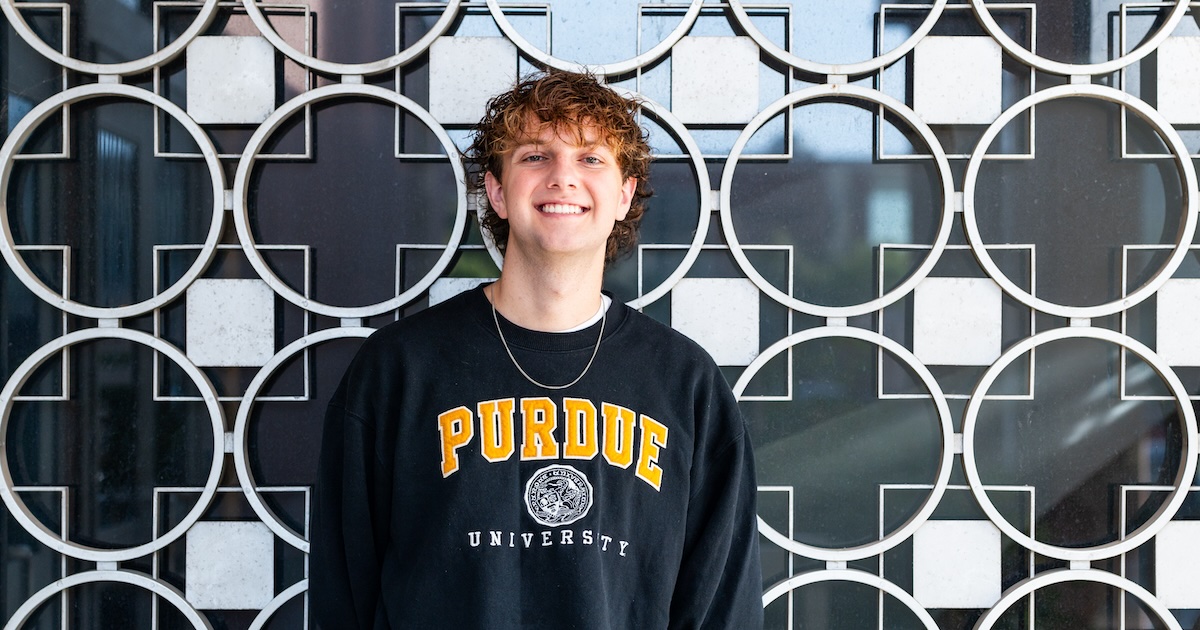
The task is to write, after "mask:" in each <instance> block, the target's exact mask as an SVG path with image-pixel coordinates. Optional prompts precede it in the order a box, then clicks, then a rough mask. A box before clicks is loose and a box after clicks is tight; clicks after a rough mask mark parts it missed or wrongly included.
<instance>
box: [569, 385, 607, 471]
mask: <svg viewBox="0 0 1200 630" xmlns="http://www.w3.org/2000/svg"><path fill="white" fill-rule="evenodd" d="M563 412H564V413H565V415H566V416H567V445H566V446H565V447H563V457H565V458H567V459H591V458H593V457H595V456H596V453H599V452H600V445H599V443H598V442H597V439H596V405H593V404H592V403H591V401H588V400H583V399H581V398H564V399H563Z"/></svg>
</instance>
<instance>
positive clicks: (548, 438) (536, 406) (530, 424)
mask: <svg viewBox="0 0 1200 630" xmlns="http://www.w3.org/2000/svg"><path fill="white" fill-rule="evenodd" d="M521 420H523V421H524V424H525V433H524V435H522V437H521V459H522V460H527V459H557V458H558V442H556V441H555V440H554V429H555V428H556V427H557V426H558V408H557V407H555V405H554V401H552V400H550V399H549V398H522V399H521Z"/></svg>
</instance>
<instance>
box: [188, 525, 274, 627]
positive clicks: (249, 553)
mask: <svg viewBox="0 0 1200 630" xmlns="http://www.w3.org/2000/svg"><path fill="white" fill-rule="evenodd" d="M186 553H187V560H186V562H185V566H186V573H185V581H186V583H187V588H186V596H187V600H188V601H189V602H191V604H192V605H193V606H195V607H196V608H199V609H201V610H259V609H261V608H263V607H264V606H266V605H267V604H268V603H269V602H270V601H271V598H272V597H274V596H275V592H274V591H275V536H274V535H273V534H272V533H271V530H269V529H267V526H266V525H263V524H262V523H259V522H242V521H201V522H199V523H196V524H195V525H193V526H192V528H191V529H189V530H188V533H187V549H186Z"/></svg>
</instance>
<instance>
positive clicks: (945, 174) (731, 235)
mask: <svg viewBox="0 0 1200 630" xmlns="http://www.w3.org/2000/svg"><path fill="white" fill-rule="evenodd" d="M829 97H841V98H851V99H855V100H862V101H866V102H868V103H874V104H876V105H879V106H881V107H884V108H886V109H887V110H889V111H891V112H892V113H894V114H896V115H897V116H900V117H901V118H902V119H903V120H904V121H905V122H906V123H908V124H909V125H911V126H912V128H913V130H915V131H916V132H917V133H918V135H920V137H921V139H922V140H924V141H925V143H926V145H928V146H929V147H930V149H931V150H932V151H933V154H934V163H935V165H936V168H937V171H938V176H939V179H940V181H941V185H942V194H941V196H940V197H941V213H940V216H939V218H938V229H937V235H936V236H935V238H934V242H933V244H932V248H931V251H930V255H929V257H928V258H926V259H925V260H924V261H923V262H922V263H921V265H920V266H918V267H917V269H916V270H915V271H914V272H913V274H912V275H911V276H909V277H908V279H907V280H905V281H904V282H901V283H900V284H898V285H896V287H895V288H894V289H892V290H891V291H890V292H888V293H887V294H886V295H884V296H882V297H880V298H876V299H873V300H871V301H869V302H864V303H862V304H856V305H850V306H824V305H820V304H813V303H810V302H804V301H802V300H799V299H796V298H794V297H792V296H791V295H785V294H784V293H783V292H782V291H780V290H779V289H778V288H776V287H775V286H774V285H772V284H771V283H770V282H768V281H767V279H766V278H764V277H763V276H762V274H760V273H759V272H758V270H757V269H755V268H754V265H753V264H751V263H750V261H749V259H747V258H746V255H745V254H744V253H743V252H742V246H741V242H740V241H739V240H738V237H737V229H736V227H735V226H734V220H733V213H734V210H735V209H734V208H733V207H732V204H731V201H730V190H731V189H732V187H733V178H734V174H735V172H736V170H737V164H738V160H739V158H740V156H741V152H742V150H743V149H744V148H745V147H746V143H747V142H749V141H750V137H751V136H753V135H754V133H755V132H756V131H758V130H759V129H760V128H761V127H762V126H763V125H764V124H765V123H766V122H767V121H768V120H770V119H772V118H774V117H775V116H776V115H777V114H779V113H780V112H782V111H785V110H787V109H790V108H791V107H793V106H799V105H803V104H804V103H806V102H809V101H814V100H819V99H824V98H829ZM720 211H721V227H722V228H723V232H724V235H725V239H726V240H727V241H728V242H729V251H730V252H731V253H732V254H733V256H734V258H735V259H736V260H737V262H738V265H739V266H740V267H741V268H742V271H743V272H745V274H746V276H747V277H748V278H750V280H752V281H753V282H754V284H756V285H758V288H760V289H762V291H763V292H764V293H766V294H767V295H769V296H771V297H772V298H774V299H775V300H776V301H777V302H779V303H780V304H783V305H785V306H787V307H788V308H791V309H794V310H797V311H800V312H802V313H809V314H811V315H817V316H819V317H827V318H847V317H854V316H857V315H865V314H867V313H871V312H873V311H878V310H880V309H882V308H884V307H886V306H887V305H889V304H892V303H894V302H896V301H897V300H900V299H901V298H903V297H904V296H905V295H907V294H908V293H909V292H910V291H912V290H913V288H915V287H916V286H917V284H918V283H920V282H921V280H923V279H924V278H925V276H927V275H929V272H930V271H932V270H933V266H934V265H935V264H937V261H938V258H940V257H941V255H942V250H944V249H945V247H946V244H947V242H948V241H949V240H950V229H951V227H952V224H953V222H954V214H955V213H954V185H953V178H952V176H951V174H950V162H949V160H947V159H946V154H945V152H944V151H943V150H942V148H941V144H940V143H939V142H938V139H937V137H936V136H934V134H933V130H931V129H930V128H929V125H926V124H925V123H924V121H922V120H921V119H920V116H918V115H917V113H916V112H914V111H913V110H912V109H911V108H909V107H908V106H907V105H905V104H904V103H901V102H900V101H897V100H896V99H894V98H892V97H890V96H888V95H886V94H884V93H882V92H879V91H876V90H871V89H867V88H863V87H859V86H856V85H849V84H828V85H821V86H816V87H812V88H808V89H804V90H800V91H798V92H793V93H792V94H788V95H786V96H784V97H783V98H781V99H779V100H777V101H775V102H774V103H772V104H771V105H770V106H769V107H767V109H765V110H763V111H762V112H760V113H759V114H758V116H755V117H754V120H752V121H751V122H750V123H749V124H748V125H747V126H746V129H745V130H744V131H743V132H742V135H741V136H740V137H738V140H737V142H736V143H735V144H734V146H733V150H732V151H730V155H729V160H728V161H727V162H726V163H725V170H724V171H723V172H722V175H721V206H720Z"/></svg>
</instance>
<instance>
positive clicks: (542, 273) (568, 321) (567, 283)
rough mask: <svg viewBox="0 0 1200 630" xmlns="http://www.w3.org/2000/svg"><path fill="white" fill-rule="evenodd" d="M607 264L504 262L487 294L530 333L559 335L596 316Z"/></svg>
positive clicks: (507, 315)
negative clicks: (542, 332) (537, 331)
mask: <svg viewBox="0 0 1200 630" xmlns="http://www.w3.org/2000/svg"><path fill="white" fill-rule="evenodd" d="M603 274H604V262H603V260H600V261H599V263H598V264H596V263H583V264H580V265H564V264H559V265H546V264H536V263H531V262H530V261H527V260H524V259H521V258H519V257H516V256H509V257H506V258H505V261H504V270H503V271H502V272H501V273H500V279H499V280H497V281H496V282H495V284H493V285H492V286H491V287H490V288H489V289H488V291H487V295H488V298H489V299H490V300H491V301H492V304H494V305H495V307H496V310H497V311H499V312H500V314H501V315H503V316H504V318H505V319H507V320H509V321H510V322H513V323H514V324H517V325H518V326H521V327H523V328H528V329H530V330H540V331H547V332H553V331H559V330H567V329H570V328H572V327H574V326H577V325H578V324H580V323H581V322H584V321H587V319H588V318H590V317H591V316H593V315H595V314H596V310H597V309H598V308H599V307H600V287H601V285H602V282H603Z"/></svg>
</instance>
